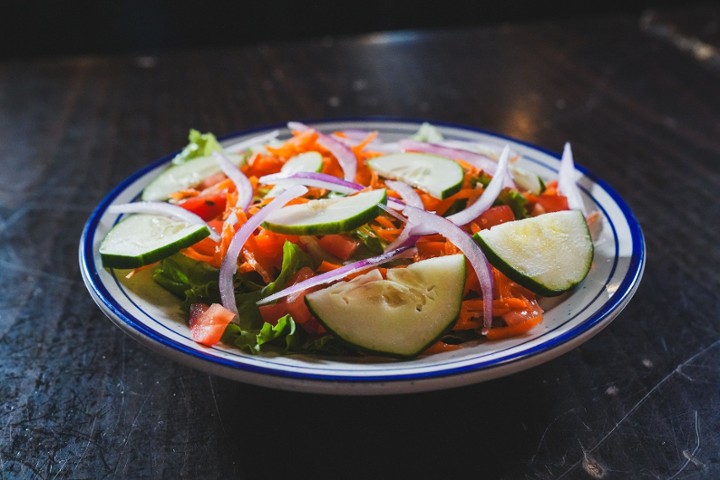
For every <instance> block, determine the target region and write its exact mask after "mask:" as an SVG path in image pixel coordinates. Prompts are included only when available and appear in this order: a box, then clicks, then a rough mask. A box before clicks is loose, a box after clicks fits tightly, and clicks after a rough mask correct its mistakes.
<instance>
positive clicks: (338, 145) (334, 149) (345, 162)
mask: <svg viewBox="0 0 720 480" xmlns="http://www.w3.org/2000/svg"><path fill="white" fill-rule="evenodd" d="M288 128H290V129H291V130H296V131H298V132H306V131H308V130H315V129H313V128H311V127H308V126H307V125H304V124H302V123H300V122H288ZM315 131H316V132H317V130H315ZM317 134H318V143H319V144H320V145H322V146H323V147H325V148H327V149H328V150H329V151H330V153H332V154H333V155H334V156H335V158H336V159H337V161H338V163H339V164H340V168H342V171H343V178H344V179H345V180H347V181H348V182H353V181H355V174H356V173H357V158H356V157H355V154H354V153H353V151H352V150H350V148H349V147H348V146H347V145H345V144H343V143H342V142H341V141H339V140H337V139H335V138H333V137H332V136H330V135H325V134H324V133H320V132H317Z"/></svg>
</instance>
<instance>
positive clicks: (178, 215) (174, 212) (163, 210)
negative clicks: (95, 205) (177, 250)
mask: <svg viewBox="0 0 720 480" xmlns="http://www.w3.org/2000/svg"><path fill="white" fill-rule="evenodd" d="M107 211H108V213H116V214H121V213H148V214H153V215H162V216H164V217H171V218H175V219H178V220H182V221H183V222H186V223H188V224H190V225H205V226H206V227H207V228H208V230H210V238H211V239H212V240H213V241H215V242H217V241H219V240H220V235H218V234H217V232H216V231H215V230H214V229H213V228H212V227H210V225H208V224H207V222H205V220H203V219H202V218H200V217H199V216H197V215H195V214H194V213H192V212H190V211H188V210H185V209H184V208H182V207H179V206H177V205H173V204H171V203H166V202H133V203H123V204H117V205H110V206H109V207H108V209H107Z"/></svg>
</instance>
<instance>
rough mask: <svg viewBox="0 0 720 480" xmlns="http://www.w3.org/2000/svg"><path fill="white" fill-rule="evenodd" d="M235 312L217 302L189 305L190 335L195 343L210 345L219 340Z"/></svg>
mask: <svg viewBox="0 0 720 480" xmlns="http://www.w3.org/2000/svg"><path fill="white" fill-rule="evenodd" d="M233 318H235V314H234V313H233V312H232V311H230V310H228V309H227V308H225V307H223V306H222V305H220V304H219V303H213V304H212V305H206V304H204V303H194V304H192V305H191V306H190V335H191V336H192V339H193V340H194V341H196V342H197V343H200V344H202V345H205V346H206V347H212V346H213V345H215V344H216V343H218V342H219V341H220V339H221V338H222V336H223V333H225V329H226V328H227V326H228V324H229V323H230V322H231V321H232V319H233Z"/></svg>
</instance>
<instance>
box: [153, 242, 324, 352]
mask: <svg viewBox="0 0 720 480" xmlns="http://www.w3.org/2000/svg"><path fill="white" fill-rule="evenodd" d="M303 267H311V268H312V267H313V261H312V259H311V258H310V256H309V255H308V254H307V253H305V252H304V251H303V250H302V249H301V248H300V247H299V246H297V245H296V244H294V243H292V242H285V244H284V245H283V262H282V266H281V268H280V273H279V274H278V276H277V277H276V279H275V280H274V281H273V282H270V283H269V284H267V285H266V286H264V287H263V286H262V285H259V284H257V283H255V282H254V281H253V280H252V278H249V275H246V276H243V275H236V278H235V302H236V303H237V308H238V317H237V320H235V321H233V322H232V323H230V324H229V325H228V327H227V328H226V329H225V333H224V334H223V338H222V341H223V343H226V344H228V345H234V346H236V347H238V348H241V349H243V350H245V351H248V352H251V353H257V352H260V351H261V348H262V346H263V345H265V346H271V347H272V348H277V347H282V348H283V349H284V350H285V351H287V352H291V351H304V343H305V342H306V340H307V339H306V335H305V334H304V331H303V330H302V329H301V328H298V327H297V325H296V323H295V321H294V320H293V319H292V317H291V316H290V315H285V316H284V317H282V318H280V319H278V321H277V323H276V324H274V325H273V324H271V323H267V322H264V321H263V319H262V315H260V310H259V309H258V306H257V305H256V302H257V301H258V300H260V299H261V298H263V297H266V296H268V295H271V294H273V293H275V292H278V291H280V290H282V289H283V288H285V287H286V286H287V284H288V282H289V281H290V279H291V278H292V277H293V276H294V275H295V274H296V273H297V272H298V270H300V269H301V268H303ZM219 273H220V272H219V270H218V269H217V268H214V267H212V266H210V265H208V264H206V263H204V262H198V261H196V260H193V259H191V258H189V257H186V256H185V255H183V254H181V253H177V254H175V255H172V256H170V257H168V258H166V259H164V260H162V261H160V263H159V264H158V266H157V267H156V268H155V270H154V271H153V279H154V280H155V282H157V283H158V284H159V285H161V286H162V287H164V288H165V289H167V290H168V291H170V292H172V293H173V294H175V295H177V296H178V297H179V298H180V299H181V300H182V301H183V307H184V308H185V310H186V311H187V310H189V308H190V305H191V304H193V303H207V304H211V303H219V302H220V291H219V288H218V275H219Z"/></svg>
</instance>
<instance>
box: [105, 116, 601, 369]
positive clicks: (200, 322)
mask: <svg viewBox="0 0 720 480" xmlns="http://www.w3.org/2000/svg"><path fill="white" fill-rule="evenodd" d="M288 127H289V129H290V131H291V132H292V134H291V136H290V137H289V138H280V136H279V132H277V131H275V132H270V133H268V134H263V135H258V136H256V137H253V138H250V139H248V140H245V141H243V142H241V143H237V144H234V145H230V146H227V147H223V146H222V145H221V144H220V143H219V142H218V141H217V139H216V137H215V136H214V135H213V134H212V133H200V132H198V131H196V130H191V132H190V136H189V143H188V145H187V146H186V147H185V148H184V149H183V150H182V151H181V152H180V153H179V154H178V155H177V156H176V157H175V158H174V159H173V160H172V162H171V164H170V165H169V166H168V167H167V168H166V169H164V170H163V171H162V172H161V173H160V174H159V175H158V176H157V177H156V178H155V179H154V180H153V181H151V182H150V183H149V184H148V185H147V186H146V187H145V189H144V190H143V191H142V194H141V195H140V198H139V199H138V201H136V202H132V203H127V204H121V205H112V206H111V207H109V208H108V212H109V213H113V214H119V215H122V217H121V218H120V221H118V222H117V223H116V224H115V226H113V228H112V229H111V230H110V231H109V232H108V233H107V235H106V236H105V238H104V239H103V241H102V243H101V245H100V250H99V253H100V257H101V260H102V263H103V266H104V267H105V268H109V269H127V270H129V271H128V272H127V273H126V275H127V276H132V275H134V274H136V273H137V272H138V271H141V270H150V271H151V274H152V278H153V280H154V281H155V282H156V283H157V284H158V285H160V286H161V287H163V288H165V289H166V290H168V291H169V292H171V293H173V294H174V295H176V296H177V297H178V298H179V299H180V301H181V305H182V309H183V311H184V312H185V317H186V319H187V323H188V326H189V329H190V333H191V336H192V338H193V340H194V341H196V342H198V343H199V344H202V345H205V346H213V345H216V344H218V343H222V344H225V345H227V346H231V347H237V348H239V349H242V350H244V351H246V352H250V353H261V352H275V353H277V352H281V353H286V354H292V353H320V354H340V355H366V354H368V353H369V354H373V355H384V356H390V357H396V358H413V357H416V356H418V355H428V354H432V353H437V352H442V351H448V350H454V349H459V348H463V346H464V345H466V344H468V342H477V341H497V340H500V339H503V338H508V337H514V336H518V335H523V334H526V333H527V332H529V331H531V330H532V329H533V328H535V327H537V326H538V325H539V324H541V323H542V320H543V310H542V307H541V306H540V302H539V300H540V299H541V297H543V296H556V295H560V294H563V293H564V292H567V291H570V290H572V289H573V288H575V287H576V286H577V285H578V284H580V283H581V282H582V281H583V280H584V279H585V277H586V276H587V274H588V272H589V270H590V268H591V265H592V259H593V243H592V239H591V236H590V233H589V229H588V224H589V223H591V222H593V221H595V220H596V218H597V213H592V214H588V213H587V212H586V211H585V210H584V206H583V204H582V201H581V198H580V194H579V189H578V186H577V184H576V171H575V167H574V164H573V158H572V152H571V150H570V146H569V144H566V146H565V150H564V152H563V157H562V161H561V168H560V171H559V174H558V178H555V179H544V178H540V177H539V176H537V175H536V174H534V173H532V172H530V171H527V170H524V169H522V168H520V167H518V166H516V165H515V160H516V159H517V157H516V156H515V155H514V154H513V153H512V152H511V151H510V149H509V147H507V146H506V147H505V148H504V149H502V150H497V149H496V148H495V147H493V146H491V145H482V144H476V143H471V142H459V141H450V140H446V139H444V138H443V136H442V134H441V133H440V131H439V130H438V129H436V128H435V127H433V126H432V125H430V124H423V125H422V126H421V127H420V128H419V130H418V132H417V133H416V134H415V135H414V136H412V137H410V138H406V139H402V140H400V141H392V142H389V141H385V140H384V139H383V138H381V136H380V135H379V134H378V132H374V131H372V132H371V131H358V130H345V131H337V132H333V133H331V134H326V133H323V132H321V131H319V130H317V129H315V128H313V127H311V126H308V125H304V124H301V123H298V122H290V123H289V124H288Z"/></svg>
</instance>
